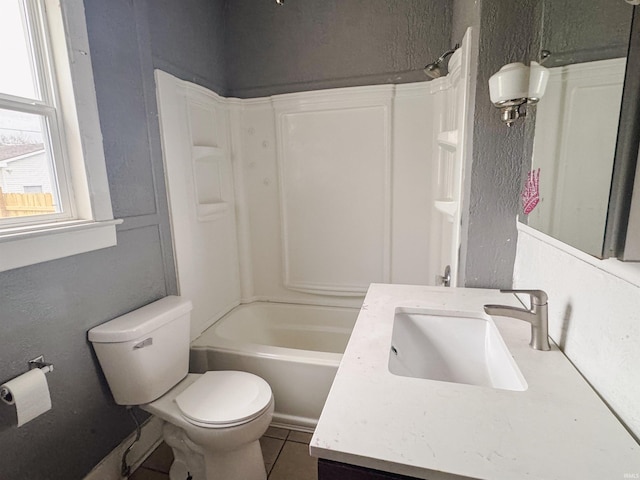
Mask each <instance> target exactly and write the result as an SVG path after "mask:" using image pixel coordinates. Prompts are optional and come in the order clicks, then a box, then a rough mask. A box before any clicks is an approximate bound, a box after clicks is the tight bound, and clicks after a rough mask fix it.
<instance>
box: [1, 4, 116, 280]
mask: <svg viewBox="0 0 640 480" xmlns="http://www.w3.org/2000/svg"><path fill="white" fill-rule="evenodd" d="M65 27H66V28H67V30H66V31H65ZM70 58H71V60H72V61H70ZM0 61H2V64H3V66H2V69H1V70H0V72H1V73H0V271H3V270H9V269H11V268H16V267H20V266H24V265H29V264H33V263H38V262H41V261H47V260H52V259H55V258H61V257H65V256H68V255H74V254H76V253H82V252H86V251H89V250H95V249H98V248H104V247H107V246H112V245H115V240H116V239H115V224H117V223H119V222H118V221H114V220H113V214H112V211H111V200H110V197H109V190H108V183H107V178H106V169H105V164H104V152H103V150H102V144H101V138H102V137H101V134H100V130H99V128H100V127H99V120H98V115H97V105H96V100H95V90H94V84H93V74H92V69H91V59H90V56H89V46H88V41H87V34H86V23H85V19H84V7H83V4H82V0H67V1H65V2H64V6H61V5H60V1H59V0H1V1H0ZM79 106H81V108H78V107H79ZM80 125H82V129H81V128H80Z"/></svg>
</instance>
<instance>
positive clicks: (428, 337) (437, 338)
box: [389, 308, 527, 391]
mask: <svg viewBox="0 0 640 480" xmlns="http://www.w3.org/2000/svg"><path fill="white" fill-rule="evenodd" d="M389 371H390V372H391V373H392V374H394V375H400V376H403V377H415V378H425V379H429V380H438V381H441V382H452V383H464V384H468V385H479V386H484V387H492V388H499V389H503V390H517V391H524V390H526V389H527V382H526V381H525V379H524V377H523V376H522V373H520V370H519V369H518V366H517V365H516V363H515V362H514V360H513V358H512V356H511V354H510V353H509V350H508V349H507V346H506V345H505V344H504V341H503V340H502V337H501V336H500V333H499V332H498V329H497V328H496V326H495V324H494V323H493V320H492V319H491V317H490V316H489V315H486V314H484V313H480V312H473V313H470V312H456V311H439V310H426V309H411V308H397V309H396V313H395V317H394V321H393V333H392V337H391V352H390V353H389Z"/></svg>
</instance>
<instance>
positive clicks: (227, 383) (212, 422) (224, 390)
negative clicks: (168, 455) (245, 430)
mask: <svg viewBox="0 0 640 480" xmlns="http://www.w3.org/2000/svg"><path fill="white" fill-rule="evenodd" d="M271 401H272V394H271V387H270V386H269V384H268V383H267V382H266V381H264V380H263V379H262V378H260V377H258V376H257V375H253V374H251V373H247V372H237V371H217V372H206V373H204V374H203V375H201V376H200V378H198V380H196V381H195V382H193V383H192V384H191V385H189V387H187V388H186V389H185V390H184V391H183V392H181V393H180V394H179V395H178V396H176V398H175V402H176V405H177V406H178V409H179V411H180V413H181V414H182V416H183V417H184V418H185V419H186V420H187V421H188V422H189V423H192V424H194V425H198V426H200V427H205V428H226V427H233V426H237V425H241V424H243V423H247V422H249V421H251V420H253V419H254V418H256V417H259V416H260V415H261V414H262V413H264V412H265V411H266V410H267V409H268V408H269V406H270V405H271Z"/></svg>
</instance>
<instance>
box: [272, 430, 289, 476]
mask: <svg viewBox="0 0 640 480" xmlns="http://www.w3.org/2000/svg"><path fill="white" fill-rule="evenodd" d="M290 433H291V430H287V435H286V436H285V437H284V439H282V438H281V439H279V440H282V445H280V448H279V449H278V455H276V459H275V460H274V461H273V464H272V465H271V470H269V472H268V473H267V480H269V477H271V472H273V469H274V468H276V463H278V459H279V458H280V454H281V453H282V450H284V445H285V444H286V443H287V438H289V434H290Z"/></svg>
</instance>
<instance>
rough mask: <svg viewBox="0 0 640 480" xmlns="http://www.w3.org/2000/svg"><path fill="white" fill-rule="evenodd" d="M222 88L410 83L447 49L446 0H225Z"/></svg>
mask: <svg viewBox="0 0 640 480" xmlns="http://www.w3.org/2000/svg"><path fill="white" fill-rule="evenodd" d="M225 23H226V26H227V30H226V37H225V38H226V54H227V57H226V58H227V60H226V68H227V82H228V86H229V93H230V95H232V96H237V97H243V98H246V97H259V96H266V95H272V94H276V93H286V92H293V91H304V90H314V89H320V88H333V87H344V86H355V85H369V84H377V83H391V82H402V81H416V80H422V79H424V74H423V73H422V72H414V73H413V74H395V73H394V72H401V71H404V70H411V69H422V68H423V67H424V66H425V65H426V64H428V63H430V62H432V61H434V60H435V59H436V58H438V57H439V56H440V54H441V53H442V52H443V51H445V50H447V49H449V48H450V46H449V38H450V27H451V2H449V1H446V0H329V1H327V0H304V1H300V0H287V1H285V4H284V6H278V5H277V4H276V2H275V0H243V1H241V2H238V1H227V2H226V16H225Z"/></svg>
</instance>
